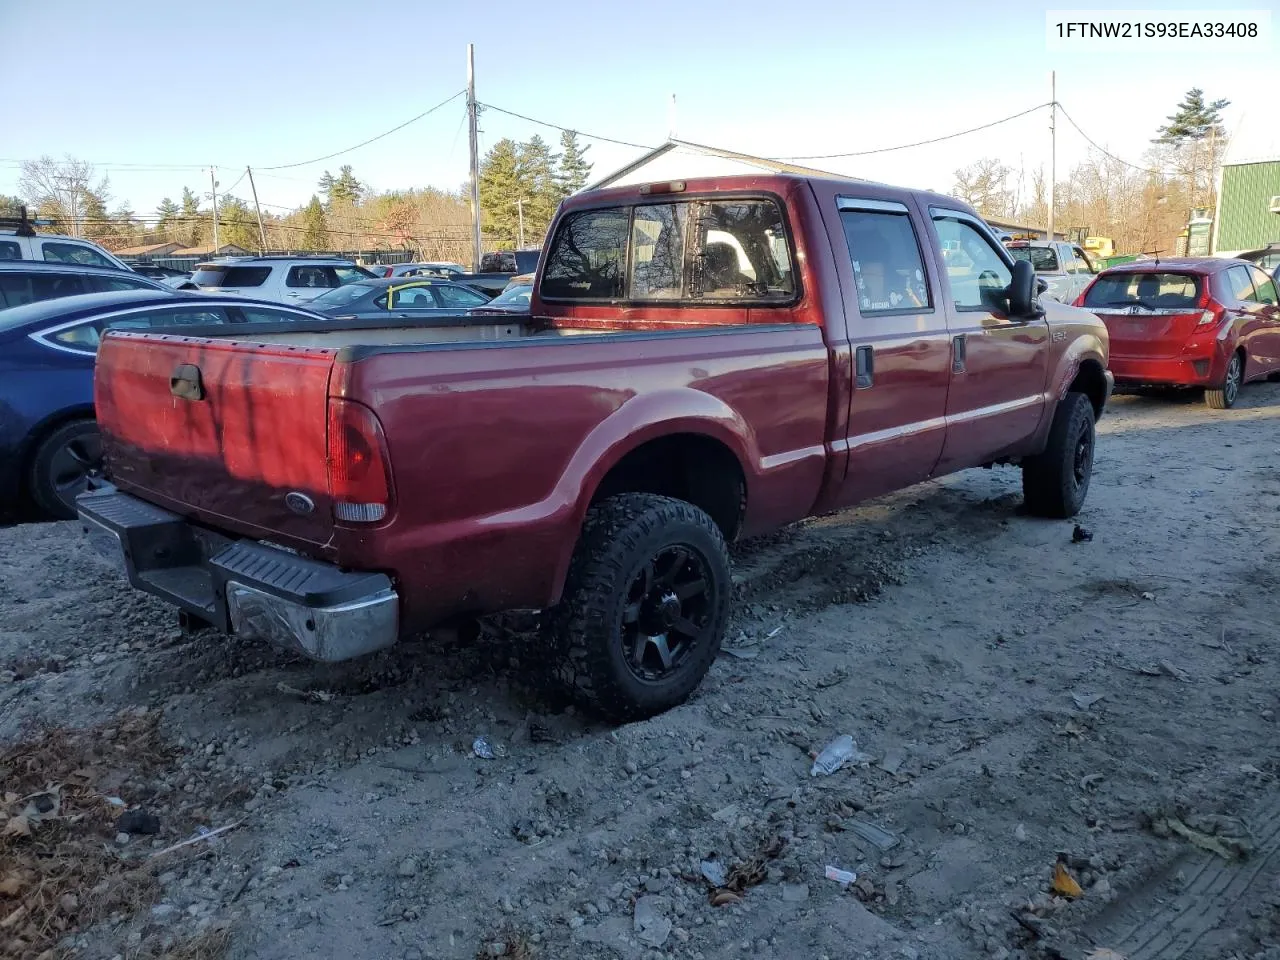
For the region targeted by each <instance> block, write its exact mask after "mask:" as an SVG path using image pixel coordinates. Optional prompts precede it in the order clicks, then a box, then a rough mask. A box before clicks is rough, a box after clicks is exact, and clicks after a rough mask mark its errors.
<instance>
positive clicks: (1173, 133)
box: [1151, 87, 1231, 145]
mask: <svg viewBox="0 0 1280 960" xmlns="http://www.w3.org/2000/svg"><path fill="white" fill-rule="evenodd" d="M1230 104H1231V101H1230V100H1214V101H1213V102H1212V103H1205V102H1204V91H1203V90H1201V89H1200V88H1199V87H1192V88H1191V89H1190V90H1188V91H1187V95H1186V96H1185V97H1183V98H1182V102H1181V103H1180V104H1178V108H1177V111H1176V112H1174V113H1173V114H1171V115H1170V116H1169V118H1168V119H1169V122H1168V123H1167V124H1165V125H1164V126H1163V127H1161V128H1160V129H1159V130H1158V131H1157V132H1158V133H1159V136H1158V137H1156V138H1155V139H1154V140H1153V141H1151V142H1152V143H1168V144H1175V145H1178V144H1182V143H1185V142H1186V141H1188V140H1204V139H1205V138H1206V137H1208V136H1209V135H1210V134H1212V135H1214V136H1216V137H1221V136H1223V135H1224V133H1225V131H1224V130H1223V128H1222V110H1223V108H1224V107H1227V106H1230Z"/></svg>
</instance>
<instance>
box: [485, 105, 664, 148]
mask: <svg viewBox="0 0 1280 960" xmlns="http://www.w3.org/2000/svg"><path fill="white" fill-rule="evenodd" d="M480 106H481V107H483V108H484V109H485V110H495V111H497V112H498V113H505V114H506V115H507V116H509V117H518V118H520V119H521V120H528V121H529V122H530V123H536V124H538V125H539V126H543V127H550V128H551V129H553V130H559V131H560V132H561V133H576V134H577V135H578V136H580V137H586V138H587V139H588V140H602V141H604V142H605V143H615V144H617V145H618V146H620V147H635V148H636V149H637V150H654V149H656V148H655V147H651V146H648V145H647V144H643V143H631V142H630V141H627V140H615V139H614V138H613V137H602V136H600V134H598V133H587V132H586V131H583V130H578V129H576V128H574V127H562V126H560V124H558V123H552V122H550V121H549V120H539V119H538V118H537V117H526V116H525V115H524V114H523V113H516V112H515V111H514V110H504V109H502V107H495V106H494V105H493V104H491V103H482V104H480Z"/></svg>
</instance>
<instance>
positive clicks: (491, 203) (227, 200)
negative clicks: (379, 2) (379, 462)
mask: <svg viewBox="0 0 1280 960" xmlns="http://www.w3.org/2000/svg"><path fill="white" fill-rule="evenodd" d="M588 149H589V148H587V147H584V146H582V145H581V144H580V143H579V141H578V136H577V134H575V133H572V132H566V133H565V134H564V135H563V136H562V137H561V139H560V150H559V152H553V151H552V150H551V148H550V146H549V145H548V144H547V143H546V142H545V141H544V140H543V139H542V138H541V137H538V136H534V137H532V138H531V139H529V140H528V141H524V142H517V141H514V140H509V139H507V140H501V141H499V142H498V143H497V144H495V145H494V146H493V148H492V149H490V150H489V151H488V153H487V154H486V156H485V157H484V160H483V162H482V164H481V175H480V209H481V229H482V234H483V237H484V244H485V248H486V249H488V250H501V249H512V248H514V247H515V246H516V244H517V243H518V242H519V240H520V237H521V229H520V224H521V217H522V216H523V224H524V230H523V237H524V240H525V243H526V244H527V245H530V246H540V245H541V243H542V239H543V236H544V235H545V233H546V231H547V228H548V227H549V226H550V223H551V218H552V217H553V216H554V215H555V210H556V207H557V206H558V204H559V203H560V201H561V200H563V199H564V198H565V197H566V196H568V195H569V194H570V193H573V192H575V191H576V190H580V189H582V187H583V186H585V185H586V183H587V179H588V177H589V176H590V172H591V162H590V161H589V160H588V159H587V157H586V154H587V151H588ZM316 186H317V190H316V193H315V194H313V195H312V197H311V199H310V201H308V202H307V203H306V204H303V205H302V206H301V207H298V208H297V209H293V210H281V209H280V208H276V207H274V206H272V205H263V207H262V211H261V216H262V221H261V227H259V221H258V213H257V211H256V210H255V208H254V206H253V201H252V198H251V197H250V196H246V194H247V191H245V190H244V189H240V190H239V191H237V193H235V194H232V193H226V194H219V195H218V198H217V239H218V243H219V245H227V244H234V245H235V246H237V247H241V248H243V249H245V250H251V251H252V250H258V249H260V248H261V247H263V239H264V238H265V247H266V249H269V250H306V251H324V250H398V251H405V250H407V251H410V252H411V254H412V255H413V256H414V258H415V259H422V260H439V261H457V262H460V263H469V262H470V260H471V255H472V226H471V209H470V200H469V192H470V191H469V187H466V186H463V187H459V188H458V189H457V190H452V191H450V190H440V189H436V188H434V187H424V188H414V189H407V190H385V191H378V190H375V189H373V188H372V187H371V186H370V185H369V184H368V183H366V182H364V181H362V180H360V179H359V178H358V177H357V176H356V173H355V171H354V170H353V168H352V167H351V166H350V165H343V166H342V167H340V168H339V169H338V171H337V173H336V174H335V173H332V172H330V171H328V170H325V171H324V173H323V175H322V176H321V177H320V179H319V181H318V182H317V184H316ZM18 194H19V195H18V196H13V197H7V196H0V216H3V215H9V216H13V215H16V214H17V212H18V208H19V207H21V206H24V205H25V206H26V207H27V208H28V209H29V211H30V212H31V213H32V215H33V216H35V217H36V218H38V219H40V220H43V221H47V222H48V225H47V226H45V227H42V229H45V230H48V231H50V232H54V233H66V234H71V235H73V236H82V237H86V238H88V239H90V240H94V241H96V242H98V243H101V244H102V245H103V246H105V247H107V248H108V249H116V250H118V249H123V248H126V247H138V246H146V245H151V244H158V243H168V242H173V243H180V244H182V245H183V246H184V247H202V248H206V249H209V248H211V247H212V245H213V239H214V211H213V198H212V194H211V192H208V191H206V192H198V191H197V190H194V189H192V188H191V187H184V188H183V191H182V195H181V196H180V197H179V198H178V199H177V200H174V199H173V198H172V197H165V198H164V199H163V200H161V202H160V205H159V206H158V207H157V208H156V211H155V213H154V214H148V215H139V214H137V213H135V212H134V211H133V210H132V209H130V208H129V207H128V206H127V204H124V203H120V204H117V205H116V206H115V207H114V208H112V203H113V197H112V193H111V183H110V180H109V178H107V177H105V176H102V177H99V176H98V174H97V171H96V170H95V169H94V167H93V165H92V164H89V163H87V162H85V161H83V160H77V159H75V158H73V157H67V158H64V159H62V160H56V159H54V158H52V157H42V158H41V159H39V160H34V161H27V162H24V163H23V165H22V172H21V175H20V178H19V181H18ZM517 201H519V202H518V203H517Z"/></svg>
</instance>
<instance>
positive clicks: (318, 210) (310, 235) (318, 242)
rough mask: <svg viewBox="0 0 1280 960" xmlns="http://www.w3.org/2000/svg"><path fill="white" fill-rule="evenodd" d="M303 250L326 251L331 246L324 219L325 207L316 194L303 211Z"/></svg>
mask: <svg viewBox="0 0 1280 960" xmlns="http://www.w3.org/2000/svg"><path fill="white" fill-rule="evenodd" d="M301 244H302V248H303V249H304V250H325V249H328V246H329V229H328V225H327V224H326V223H325V219H324V207H323V206H321V204H320V198H319V197H318V196H316V195H315V194H312V196H311V202H310V203H308V204H307V206H306V209H305V210H303V211H302V241H301Z"/></svg>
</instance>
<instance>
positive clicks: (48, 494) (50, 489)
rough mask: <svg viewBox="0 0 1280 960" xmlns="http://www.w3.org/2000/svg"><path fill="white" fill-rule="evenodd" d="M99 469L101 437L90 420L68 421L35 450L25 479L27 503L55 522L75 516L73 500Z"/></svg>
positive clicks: (96, 427)
mask: <svg viewBox="0 0 1280 960" xmlns="http://www.w3.org/2000/svg"><path fill="white" fill-rule="evenodd" d="M101 469H102V436H101V434H99V433H98V425H97V423H95V422H94V421H93V420H72V421H71V422H70V423H64V424H63V425H62V426H60V427H58V428H57V429H55V430H54V431H53V432H52V433H50V434H49V435H48V436H47V437H45V438H44V440H42V441H41V442H40V445H39V446H38V447H36V452H35V456H34V457H32V459H31V474H30V476H29V478H28V482H29V484H30V490H31V499H33V500H34V501H35V502H36V506H38V507H39V508H40V509H41V510H43V511H44V512H45V513H47V514H49V515H50V516H52V517H54V518H56V519H58V520H72V519H74V518H75V516H76V497H77V496H79V495H80V494H81V493H83V492H84V491H85V489H86V487H87V486H88V483H89V476H90V475H91V474H93V473H96V472H97V471H99V470H101Z"/></svg>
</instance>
